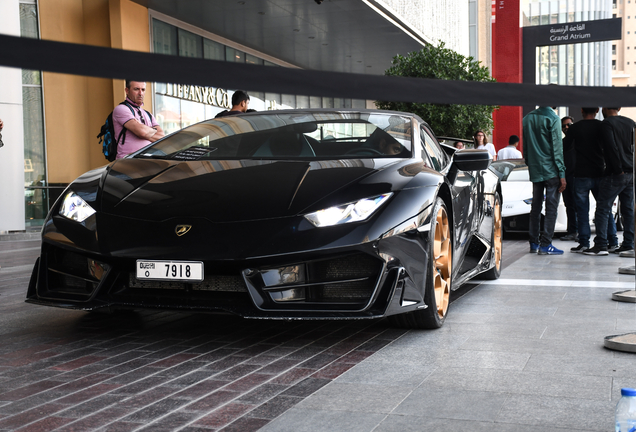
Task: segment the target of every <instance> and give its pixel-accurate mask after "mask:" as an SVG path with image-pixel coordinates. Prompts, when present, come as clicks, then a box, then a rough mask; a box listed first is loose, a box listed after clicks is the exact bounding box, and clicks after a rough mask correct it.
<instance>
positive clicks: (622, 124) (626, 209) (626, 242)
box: [583, 108, 636, 256]
mask: <svg viewBox="0 0 636 432" xmlns="http://www.w3.org/2000/svg"><path fill="white" fill-rule="evenodd" d="M619 111H620V108H603V117H605V120H603V129H602V136H601V143H602V146H603V153H604V155H605V163H606V171H605V174H606V175H605V176H604V177H602V178H601V181H600V183H599V197H598V199H597V201H596V213H595V214H594V219H595V221H596V237H595V238H594V247H592V248H590V249H587V250H586V251H584V252H583V253H584V254H585V255H596V256H598V255H607V244H608V241H607V234H608V233H607V220H608V218H610V217H611V214H612V205H613V203H614V200H615V199H616V197H617V196H618V198H619V200H620V207H621V216H622V217H623V221H624V226H623V243H622V244H621V246H620V247H619V248H618V249H616V250H614V251H613V252H616V253H620V252H624V251H630V250H632V249H634V128H635V127H636V123H634V121H633V120H632V119H630V118H628V117H623V116H621V115H618V112H619Z"/></svg>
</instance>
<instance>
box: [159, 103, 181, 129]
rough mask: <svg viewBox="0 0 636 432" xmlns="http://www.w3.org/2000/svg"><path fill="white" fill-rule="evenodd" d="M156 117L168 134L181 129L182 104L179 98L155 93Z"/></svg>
mask: <svg viewBox="0 0 636 432" xmlns="http://www.w3.org/2000/svg"><path fill="white" fill-rule="evenodd" d="M155 107H156V110H155V117H156V118H157V122H158V123H159V125H160V126H161V128H162V129H163V130H164V132H165V133H166V135H168V134H171V133H172V132H175V131H178V130H179V129H181V104H180V103H179V99H176V98H173V97H168V96H164V95H161V94H156V95H155Z"/></svg>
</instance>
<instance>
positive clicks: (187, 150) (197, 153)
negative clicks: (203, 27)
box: [132, 111, 411, 160]
mask: <svg viewBox="0 0 636 432" xmlns="http://www.w3.org/2000/svg"><path fill="white" fill-rule="evenodd" d="M132 156H133V157H135V158H159V159H172V160H219V159H308V160H321V159H334V158H337V159H343V158H355V159H364V158H382V157H386V158H408V157H411V118H410V117H408V116H404V115H394V114H385V113H365V112H362V113H361V112H347V111H344V112H339V111H333V112H325V111H315V112H311V111H268V112H266V113H255V114H246V115H237V116H230V117H222V118H218V119H211V120H206V121H204V122H201V123H198V124H195V125H192V126H189V127H187V128H185V129H182V130H180V131H178V132H175V133H174V134H172V135H170V136H168V137H166V138H164V139H163V140H161V141H158V142H157V143H155V144H153V145H151V146H149V147H146V148H144V149H143V150H140V151H138V152H137V153H134V154H133V155H132Z"/></svg>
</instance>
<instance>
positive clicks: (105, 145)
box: [97, 101, 150, 162]
mask: <svg viewBox="0 0 636 432" xmlns="http://www.w3.org/2000/svg"><path fill="white" fill-rule="evenodd" d="M119 105H126V106H127V107H128V108H129V109H130V112H131V113H133V116H134V115H135V110H133V107H131V106H130V105H129V104H128V103H127V102H126V101H124V102H121V103H120V104H119ZM144 111H146V110H144ZM146 112H147V113H148V111H146ZM148 116H150V113H148ZM122 135H123V139H122ZM97 138H99V143H100V144H101V145H102V153H104V157H105V158H106V159H107V160H108V161H109V162H112V161H114V160H115V158H116V157H117V145H118V144H119V140H120V139H121V140H122V141H121V144H122V145H123V144H124V143H125V142H126V128H125V127H123V126H122V128H121V132H120V133H119V136H118V137H117V139H115V124H114V123H113V113H112V112H111V113H110V114H108V117H106V123H104V125H103V126H102V130H101V131H100V132H99V135H97Z"/></svg>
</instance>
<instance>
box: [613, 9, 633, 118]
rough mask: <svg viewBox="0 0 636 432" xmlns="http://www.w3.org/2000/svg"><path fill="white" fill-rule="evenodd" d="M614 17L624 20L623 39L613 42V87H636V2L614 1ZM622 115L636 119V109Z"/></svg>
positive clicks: (625, 111)
mask: <svg viewBox="0 0 636 432" xmlns="http://www.w3.org/2000/svg"><path fill="white" fill-rule="evenodd" d="M612 16H613V17H614V18H622V19H623V38H622V39H621V40H617V41H614V42H612V65H611V67H612V85H613V86H616V87H634V86H636V0H612ZM620 113H621V115H624V116H627V117H629V118H632V119H636V108H634V107H631V108H623V109H621V112H620Z"/></svg>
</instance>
